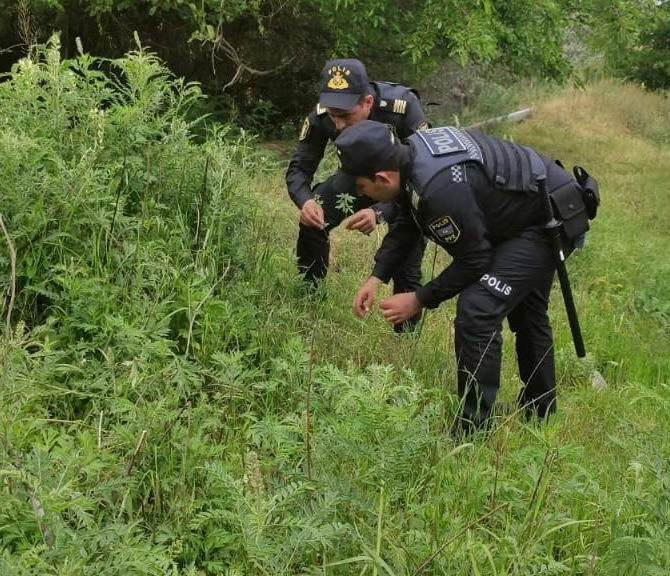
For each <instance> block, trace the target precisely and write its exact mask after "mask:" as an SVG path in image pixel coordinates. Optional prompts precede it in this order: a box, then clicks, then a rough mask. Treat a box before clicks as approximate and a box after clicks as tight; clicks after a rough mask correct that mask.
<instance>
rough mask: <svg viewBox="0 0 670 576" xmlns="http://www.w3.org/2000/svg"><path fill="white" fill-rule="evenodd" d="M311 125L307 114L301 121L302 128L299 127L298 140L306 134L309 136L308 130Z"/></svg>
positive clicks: (305, 136)
mask: <svg viewBox="0 0 670 576" xmlns="http://www.w3.org/2000/svg"><path fill="white" fill-rule="evenodd" d="M310 128H311V126H310V124H309V116H308V117H307V118H305V121H304V122H303V123H302V128H301V129H300V141H301V142H302V141H303V140H304V139H305V138H307V136H309V130H310Z"/></svg>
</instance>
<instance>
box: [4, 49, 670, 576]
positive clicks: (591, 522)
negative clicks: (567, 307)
mask: <svg viewBox="0 0 670 576" xmlns="http://www.w3.org/2000/svg"><path fill="white" fill-rule="evenodd" d="M115 66H116V68H115V69H116V70H117V72H118V74H119V77H120V78H122V79H123V81H122V82H112V81H111V79H110V78H109V77H105V75H104V74H103V73H102V72H100V71H99V70H97V69H95V67H94V66H93V65H92V64H91V62H89V61H86V60H85V59H80V60H79V61H77V62H76V63H72V62H66V63H63V62H60V61H59V59H58V56H57V53H55V52H54V51H48V50H47V51H46V52H45V54H44V59H43V61H42V62H41V63H35V62H33V63H25V62H24V64H23V65H22V67H21V68H20V69H19V70H17V71H16V73H15V74H14V76H13V77H12V78H11V79H9V80H8V81H7V82H5V83H3V84H2V85H0V126H1V127H2V130H0V166H2V173H3V179H2V182H1V183H0V214H2V216H3V221H4V222H5V224H6V227H7V230H8V234H9V235H10V238H11V245H12V248H13V249H14V250H15V252H16V257H17V267H16V274H15V275H13V274H12V273H11V263H10V255H9V251H8V250H7V249H6V248H3V251H2V252H0V255H1V256H0V258H1V260H0V266H1V267H2V268H1V269H2V278H3V280H2V287H3V291H4V292H5V293H6V294H10V293H11V289H12V286H14V287H15V288H16V291H17V296H16V300H15V303H14V305H13V308H12V309H11V313H12V316H11V330H10V331H8V332H6V333H5V334H4V335H3V336H2V339H1V340H0V356H1V358H2V363H1V370H2V371H1V372H0V475H1V477H2V482H1V483H0V573H1V574H12V575H24V574H25V575H27V574H54V575H56V574H58V575H59V576H60V575H66V574H67V575H79V574H82V575H88V574H95V575H100V576H102V575H104V576H107V575H116V574H118V575H124V576H126V575H144V574H171V575H178V574H179V575H193V576H195V575H198V576H200V575H204V574H207V575H210V574H211V575H215V574H225V575H242V574H244V575H247V574H259V575H260V574H272V575H280V574H285V575H288V574H324V575H326V574H329V575H336V574H375V575H376V574H383V573H384V574H397V575H405V574H435V575H437V574H445V573H447V574H462V575H466V574H467V575H470V574H481V575H502V574H518V575H530V574H575V575H577V574H579V575H581V574H584V575H586V574H589V575H596V574H602V575H607V576H610V575H613V574H622V575H623V574H640V575H653V574H658V575H661V574H666V573H668V571H669V570H670V544H668V543H669V542H670V533H669V532H670V529H669V528H668V527H669V526H670V522H669V520H670V499H669V497H668V477H669V473H670V468H669V466H668V462H670V459H669V457H670V440H668V439H669V438H670V424H669V423H668V418H667V413H668V410H669V409H670V387H669V384H670V360H669V358H670V338H669V337H668V336H669V331H670V308H669V306H670V305H669V302H670V257H668V255H667V252H668V250H667V246H668V231H667V227H666V226H665V222H664V220H665V218H664V216H665V214H667V213H668V207H669V206H670V197H669V192H668V188H667V181H668V177H670V128H669V127H670V105H669V104H668V100H667V99H665V98H663V97H662V96H658V95H651V94H647V93H644V92H643V91H641V90H640V89H639V88H637V87H633V86H627V85H620V84H616V83H612V82H603V83H599V84H596V85H593V86H590V87H588V89H586V90H585V91H572V90H566V91H564V92H561V93H558V94H555V95H554V96H552V97H551V98H550V99H548V100H546V101H542V102H537V103H536V105H537V112H536V114H535V116H534V117H533V119H532V120H530V121H529V122H527V123H525V124H522V125H519V126H515V127H509V128H503V129H502V130H503V131H504V132H505V133H506V134H508V135H510V136H512V137H513V138H515V139H516V140H518V141H520V142H523V143H525V144H529V145H532V146H535V147H537V148H538V149H540V150H542V151H544V152H547V153H550V154H552V155H554V156H557V157H559V158H561V159H562V160H563V161H564V162H565V163H566V164H568V165H571V164H573V163H579V164H583V165H584V166H585V167H587V168H588V169H589V170H590V171H591V172H592V173H593V174H594V175H595V176H596V177H598V178H599V180H600V182H601V190H602V195H603V208H602V213H601V215H600V216H599V218H598V220H597V221H596V222H595V223H594V226H593V231H592V233H591V234H590V237H589V244H588V247H587V249H586V250H585V251H584V252H582V253H580V254H578V255H576V256H575V257H574V258H572V259H571V261H570V271H571V273H572V277H573V279H574V285H575V292H576V298H577V305H578V308H579V311H580V313H581V320H582V324H583V330H584V333H585V339H586V344H587V348H588V349H589V351H590V353H591V355H592V358H591V361H592V362H593V363H594V365H595V366H596V367H597V368H598V369H599V370H600V371H601V372H602V373H603V374H604V376H605V378H606V379H607V381H608V383H609V387H608V388H607V389H606V390H604V391H601V392H596V391H595V390H593V389H592V388H591V386H590V382H589V369H588V367H585V366H584V365H582V364H581V363H580V362H578V361H577V359H576V358H575V357H574V352H573V350H572V344H571V341H570V335H569V330H568V328H567V323H566V321H565V317H564V311H563V309H562V304H561V302H560V296H559V294H558V292H556V293H555V294H554V297H553V307H552V318H553V322H554V327H555V331H556V335H557V339H556V346H557V367H558V375H559V380H560V384H559V412H558V414H557V416H556V418H554V419H553V420H552V421H551V422H550V423H549V424H548V425H547V426H540V425H535V424H527V423H525V422H523V421H522V420H520V419H517V418H516V417H511V418H505V419H501V420H500V421H499V422H498V425H497V427H496V429H495V431H494V432H493V433H492V434H491V435H490V436H489V437H477V438H474V439H473V441H472V442H468V443H466V444H462V445H455V444H454V443H453V441H452V440H451V439H450V438H449V436H448V434H447V433H446V431H447V430H448V428H449V425H450V423H451V420H452V418H453V417H454V414H455V408H456V401H457V400H456V398H455V395H454V391H455V367H454V359H453V353H452V344H453V335H452V328H451V321H452V319H453V314H454V306H453V303H447V304H445V305H443V306H442V307H441V308H440V309H439V311H436V312H433V313H431V314H430V315H428V316H427V318H426V320H425V324H424V326H423V329H422V331H421V333H420V336H419V337H417V338H411V337H400V338H399V337H397V336H395V335H394V334H393V333H392V331H391V329H390V328H389V327H388V326H386V325H385V324H384V323H383V322H382V320H381V318H380V317H379V316H378V315H373V316H372V317H371V318H370V319H369V320H367V321H360V320H357V319H356V318H354V317H353V316H352V314H351V312H350V303H351V299H352V297H353V294H354V291H355V289H356V287H357V285H358V283H359V282H360V281H361V280H362V279H363V278H365V276H366V274H367V271H368V270H369V267H370V260H371V257H372V254H373V253H374V250H375V247H376V245H377V244H378V242H379V241H380V239H381V237H380V236H379V235H373V237H370V238H365V237H362V236H360V235H357V234H352V233H346V232H344V231H338V232H337V233H336V234H335V236H334V240H335V242H334V250H333V254H332V258H333V260H332V268H331V270H332V272H333V273H332V274H331V275H330V276H329V278H328V280H327V282H326V284H325V286H324V288H323V290H322V292H320V293H317V294H311V295H310V294H305V292H304V290H303V289H302V286H301V283H300V282H299V280H297V279H296V277H295V273H294V264H293V244H294V240H295V234H296V222H297V212H296V210H295V208H293V206H292V205H291V204H290V201H289V200H288V198H287V195H286V192H285V189H284V185H283V169H284V161H283V160H278V159H272V158H270V157H269V153H268V152H267V151H266V149H264V148H263V147H261V146H260V144H258V143H257V142H253V141H250V140H249V139H248V138H247V137H246V136H245V135H244V134H239V133H238V132H237V131H235V130H234V129H232V128H230V127H215V128H213V129H211V130H210V131H209V132H208V136H207V138H206V139H205V140H204V141H199V140H198V139H196V138H194V137H192V133H193V132H194V131H195V130H196V127H198V126H199V128H198V130H199V131H202V127H201V125H196V124H192V123H190V121H189V120H187V118H188V117H189V116H188V112H189V109H190V106H191V105H192V104H193V102H195V101H196V100H197V99H198V98H199V94H198V90H197V88H196V87H193V86H184V85H183V84H182V83H180V82H178V81H175V80H173V79H172V78H171V77H170V75H169V74H168V72H167V71H166V70H165V69H164V68H163V67H162V65H161V64H160V63H159V62H158V61H156V60H155V59H154V58H152V57H151V56H150V55H147V54H145V53H143V52H139V53H136V54H132V55H130V56H129V57H127V58H126V59H123V60H120V61H117V62H115ZM433 255H434V252H433V248H432V247H430V248H429V249H428V251H427V257H426V259H425V262H424V272H425V275H426V277H430V276H431V274H433V272H434V270H437V269H438V268H439V267H440V266H442V265H444V263H445V261H446V260H445V258H444V257H443V256H442V255H441V254H440V255H437V257H436V258H434V256H433ZM9 311H10V308H9V298H6V299H5V308H4V310H3V312H4V315H3V320H4V319H5V318H6V316H7V313H8V312H9ZM508 336H509V334H506V353H505V358H504V379H503V380H504V382H503V386H502V398H501V400H502V401H503V402H505V401H507V402H509V401H512V400H513V399H514V398H515V396H516V393H517V391H518V387H519V380H518V377H517V375H516V373H515V361H514V356H513V350H512V347H510V343H511V342H510V341H509V338H508Z"/></svg>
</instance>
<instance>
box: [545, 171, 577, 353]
mask: <svg viewBox="0 0 670 576" xmlns="http://www.w3.org/2000/svg"><path fill="white" fill-rule="evenodd" d="M537 185H538V189H539V191H540V193H541V194H542V196H543V197H544V210H545V215H546V217H547V223H546V224H545V226H544V228H545V230H546V231H547V234H548V235H549V239H550V240H551V245H552V249H553V252H554V261H555V262H556V272H557V273H558V280H559V282H560V283H561V293H562V294H563V302H564V303H565V311H566V312H567V313H568V322H569V323H570V331H571V332H572V340H573V342H574V343H575V352H577V357H579V358H584V356H586V350H585V348H584V339H583V338H582V331H581V328H580V327H579V318H578V317H577V309H576V308H575V300H574V298H573V297H572V288H570V279H569V278H568V270H567V268H566V267H565V253H564V252H563V243H562V242H561V226H562V224H561V222H559V221H558V220H556V217H555V216H554V207H553V206H552V204H551V198H550V197H549V192H548V191H547V180H546V178H542V179H539V178H538V180H537Z"/></svg>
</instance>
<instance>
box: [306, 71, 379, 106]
mask: <svg viewBox="0 0 670 576" xmlns="http://www.w3.org/2000/svg"><path fill="white" fill-rule="evenodd" d="M369 89H370V81H369V80H368V73H367V72H366V71H365V66H363V63H362V62H361V61H360V60H356V59H354V58H342V59H339V60H329V61H328V62H326V65H325V67H324V68H323V72H321V96H320V97H319V104H321V106H323V107H324V108H339V109H340V110H351V109H352V108H353V107H354V106H356V104H358V102H359V101H360V99H361V97H362V96H363V95H364V94H367V93H368V91H369Z"/></svg>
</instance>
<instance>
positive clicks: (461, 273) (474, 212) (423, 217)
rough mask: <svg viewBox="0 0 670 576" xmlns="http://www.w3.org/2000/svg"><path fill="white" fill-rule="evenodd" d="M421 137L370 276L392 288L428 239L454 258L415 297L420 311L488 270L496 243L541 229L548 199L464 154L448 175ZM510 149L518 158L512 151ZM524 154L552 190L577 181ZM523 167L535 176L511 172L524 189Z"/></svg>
mask: <svg viewBox="0 0 670 576" xmlns="http://www.w3.org/2000/svg"><path fill="white" fill-rule="evenodd" d="M431 132H432V131H431ZM421 134H424V133H423V132H422V133H420V134H417V135H415V136H413V137H412V138H410V139H409V140H408V149H407V150H406V152H407V160H406V165H405V166H404V167H403V168H402V169H401V181H402V184H401V186H402V194H401V200H400V205H401V213H400V214H399V215H398V216H397V217H396V220H395V225H394V227H393V228H392V229H391V230H390V231H389V233H388V234H387V235H386V237H385V238H384V240H383V242H382V245H381V247H380V249H379V250H378V252H377V254H376V256H375V267H374V270H373V273H372V274H373V276H376V277H377V278H379V279H381V280H383V281H384V282H388V279H389V277H390V275H391V274H392V272H393V270H394V269H395V267H396V266H398V265H399V264H400V263H401V262H402V260H403V258H404V256H405V254H406V253H407V250H408V248H409V247H411V246H412V245H413V243H414V242H415V241H416V239H417V237H418V236H419V235H420V234H423V235H424V236H426V237H427V238H429V239H430V240H432V241H433V242H435V243H436V244H438V245H439V246H441V247H442V248H444V249H445V250H446V251H447V252H448V253H449V254H450V255H451V256H452V258H453V260H452V262H451V264H450V265H449V266H447V268H445V269H444V271H442V273H441V274H439V275H438V276H437V277H436V278H434V279H433V280H431V281H430V282H428V283H427V284H426V285H424V286H422V287H421V288H419V289H418V290H417V298H418V300H419V301H420V302H421V304H422V305H423V306H425V307H427V308H435V307H437V306H438V305H439V304H440V302H442V301H444V300H447V299H449V298H452V297H453V296H455V295H456V294H458V293H459V292H460V291H461V290H463V289H464V288H465V287H467V286H469V285H470V284H472V283H473V282H476V281H477V280H479V279H480V278H481V277H482V276H483V275H484V274H485V273H486V272H487V271H488V270H487V268H488V266H489V263H490V262H491V259H492V256H493V249H494V247H495V246H496V245H497V244H499V243H501V242H504V241H505V240H507V239H509V238H512V237H513V236H514V235H516V234H518V233H519V232H521V231H522V230H524V229H526V228H529V227H532V226H539V225H542V224H543V223H544V220H545V215H544V205H543V198H542V196H541V194H540V193H538V192H537V189H536V188H535V189H529V188H528V186H525V188H526V189H521V190H519V189H517V190H515V189H511V190H510V189H504V188H505V187H504V186H502V185H500V183H498V184H496V183H494V182H493V181H492V180H493V178H492V177H491V173H490V170H487V162H486V160H487V158H486V155H484V158H482V155H481V154H479V156H478V157H477V158H475V155H471V157H470V158H468V157H467V154H468V151H464V153H463V154H464V155H465V157H463V158H462V161H460V162H458V163H455V164H453V165H451V166H448V167H447V168H444V160H443V159H442V158H440V157H436V158H433V157H431V155H430V154H427V153H426V150H425V146H424V143H423V141H422V140H421V138H419V136H421ZM466 134H467V133H466ZM482 138H486V137H484V136H482V135H481V134H480V135H478V136H477V137H476V140H477V142H479V141H480V140H481V139H482ZM472 140H473V141H474V140H475V138H472ZM492 141H494V139H489V142H492ZM498 142H500V141H498ZM477 149H479V148H477ZM508 149H509V150H512V151H513V149H512V147H511V146H510V147H508ZM524 150H526V151H529V152H532V153H533V154H534V158H537V159H539V160H540V162H541V165H542V167H543V169H544V170H546V176H547V182H548V184H549V185H550V186H551V187H552V188H554V187H556V186H561V185H564V183H565V182H566V181H569V180H570V179H571V178H570V176H569V175H568V174H567V173H566V172H565V171H564V170H562V169H561V168H559V167H558V166H557V165H556V164H554V162H553V161H551V160H550V159H549V158H547V157H544V156H539V155H537V153H535V152H534V151H532V150H530V149H528V148H524ZM522 167H523V169H524V170H526V169H528V170H529V171H530V164H522V163H521V162H520V163H518V165H515V164H514V163H510V166H508V167H507V168H508V170H507V174H508V176H509V177H510V180H511V181H512V182H517V183H519V186H517V188H524V186H521V183H522V182H521V178H520V177H517V171H521V169H522ZM527 181H528V182H531V179H530V178H528V179H527ZM507 188H509V186H507ZM533 188H534V186H533ZM550 189H551V188H550Z"/></svg>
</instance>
